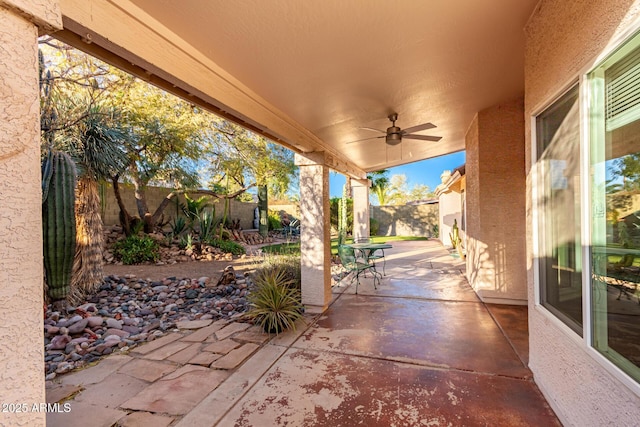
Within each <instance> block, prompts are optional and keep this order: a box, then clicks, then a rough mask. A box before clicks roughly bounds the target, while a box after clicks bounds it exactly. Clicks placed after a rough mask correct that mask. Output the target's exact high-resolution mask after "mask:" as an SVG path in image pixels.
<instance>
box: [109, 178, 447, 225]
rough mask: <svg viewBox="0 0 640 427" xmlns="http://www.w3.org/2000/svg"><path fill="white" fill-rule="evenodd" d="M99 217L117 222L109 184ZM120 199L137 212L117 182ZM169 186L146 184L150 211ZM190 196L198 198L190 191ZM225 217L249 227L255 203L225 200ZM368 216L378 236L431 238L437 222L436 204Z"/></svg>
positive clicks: (130, 194)
mask: <svg viewBox="0 0 640 427" xmlns="http://www.w3.org/2000/svg"><path fill="white" fill-rule="evenodd" d="M100 192H101V194H100V196H101V200H102V220H103V222H104V224H105V225H116V224H119V223H120V220H119V218H118V215H119V212H120V211H119V209H118V203H117V202H116V198H115V196H114V194H113V188H112V187H111V185H110V184H104V185H103V186H102V187H101V191H100ZM120 192H121V194H122V200H123V201H124V204H125V206H126V208H127V210H128V211H129V214H131V215H138V208H137V207H136V199H135V196H134V190H133V186H132V185H127V184H120ZM169 192H170V189H167V188H162V187H149V188H147V190H146V196H147V203H148V205H149V209H150V210H151V213H153V211H154V210H155V209H156V208H157V207H158V206H159V205H160V203H161V202H162V200H164V198H165V197H166V196H167V195H168V194H169ZM190 196H191V197H192V198H196V197H199V195H198V194H191V195H190ZM212 200H213V201H214V206H215V209H216V216H218V217H219V216H221V215H222V214H223V211H224V201H223V200H218V201H217V202H215V199H213V198H212ZM229 202H230V203H229V218H230V219H240V226H241V227H242V228H243V229H244V230H247V229H252V228H254V227H253V218H254V211H255V209H256V207H258V204H257V203H246V202H238V201H236V200H230V201H229ZM178 203H184V196H183V195H182V194H181V195H178V197H176V198H175V199H174V200H173V201H172V202H171V203H170V204H169V206H167V207H166V209H165V210H164V218H165V220H171V219H173V218H175V217H176V215H179V214H180V209H179V207H178ZM269 210H275V211H278V212H280V211H285V212H287V213H289V215H292V216H294V217H299V216H300V210H299V208H298V206H297V205H296V204H287V205H280V204H278V205H276V204H274V205H269ZM370 213H371V217H372V218H374V219H375V220H376V221H377V222H378V235H380V236H423V237H434V233H433V230H434V226H437V225H438V205H437V204H432V205H404V206H371V207H370Z"/></svg>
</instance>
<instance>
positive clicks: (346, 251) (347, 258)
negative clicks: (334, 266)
mask: <svg viewBox="0 0 640 427" xmlns="http://www.w3.org/2000/svg"><path fill="white" fill-rule="evenodd" d="M338 257H339V258H340V262H341V263H342V265H343V266H344V267H345V268H347V266H349V265H351V264H353V263H354V262H356V256H355V254H354V252H353V248H350V247H348V246H345V245H340V246H338Z"/></svg>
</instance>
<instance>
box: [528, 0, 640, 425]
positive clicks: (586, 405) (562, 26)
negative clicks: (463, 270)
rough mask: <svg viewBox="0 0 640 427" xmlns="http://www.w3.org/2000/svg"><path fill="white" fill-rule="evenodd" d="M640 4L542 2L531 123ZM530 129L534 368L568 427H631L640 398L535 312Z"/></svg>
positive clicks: (534, 42) (532, 65) (531, 50)
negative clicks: (532, 118) (536, 113)
mask: <svg viewBox="0 0 640 427" xmlns="http://www.w3.org/2000/svg"><path fill="white" fill-rule="evenodd" d="M639 3H640V2H638V1H635V0H606V1H591V0H580V1H578V0H574V1H571V2H567V1H564V0H543V1H542V2H541V3H540V5H539V7H538V10H537V12H536V13H535V14H534V15H533V17H532V19H531V20H530V22H529V25H528V27H527V28H526V30H525V33H526V37H527V48H526V55H525V86H526V96H525V117H531V115H532V113H534V112H536V110H537V109H539V108H540V107H542V106H544V105H546V104H548V103H550V102H551V101H552V100H553V97H555V96H556V95H557V94H558V93H559V92H560V91H561V90H563V89H564V88H566V87H567V86H568V85H569V84H571V83H572V82H573V81H577V79H578V76H579V72H581V71H586V67H587V68H588V67H590V66H591V65H593V63H594V61H595V60H596V58H597V56H598V55H600V54H601V53H602V52H603V50H604V49H605V48H606V46H607V44H609V43H611V42H612V41H613V40H614V39H615V38H616V37H619V36H620V35H622V34H623V33H624V32H626V31H628V30H629V29H630V24H631V23H632V22H633V21H634V20H637V19H638V18H639V17H640V6H639ZM525 123H526V132H525V135H526V153H525V154H526V169H527V173H528V177H527V204H528V206H527V207H528V208H527V213H528V216H527V228H528V232H527V236H528V241H527V252H528V257H527V259H528V264H527V270H528V276H527V283H528V290H529V360H530V362H529V364H530V367H531V370H532V371H533V374H534V378H535V381H536V383H537V384H538V386H539V387H540V389H541V390H542V391H543V393H544V394H545V396H546V397H547V399H548V401H549V403H550V404H551V405H552V407H553V408H554V410H555V411H556V413H557V414H558V416H559V417H560V419H561V420H562V422H563V423H564V424H565V425H567V426H581V427H582V426H603V425H612V426H613V425H615V426H631V425H638V420H640V398H639V397H638V396H637V395H636V394H635V393H633V392H632V391H631V390H630V389H629V388H627V387H626V386H625V385H623V384H622V383H621V382H620V381H619V380H617V379H616V378H615V377H614V376H613V375H611V374H609V373H608V372H607V371H606V370H605V369H604V368H603V367H602V366H601V365H600V364H599V363H597V362H596V360H595V359H594V358H593V357H592V356H591V355H590V354H589V353H588V351H587V348H586V346H585V344H584V342H583V341H582V340H581V338H579V337H578V336H576V335H575V334H573V333H572V332H569V331H566V330H565V329H564V328H561V327H559V326H557V325H556V322H553V321H552V320H551V318H550V317H549V316H548V315H545V313H544V311H543V310H542V309H540V308H538V307H537V306H535V304H534V282H533V255H532V254H533V247H532V216H531V200H532V199H531V182H532V181H533V177H532V173H533V171H532V168H531V164H532V163H531V143H532V142H531V129H530V124H531V123H530V121H529V120H528V119H527V120H526V121H525Z"/></svg>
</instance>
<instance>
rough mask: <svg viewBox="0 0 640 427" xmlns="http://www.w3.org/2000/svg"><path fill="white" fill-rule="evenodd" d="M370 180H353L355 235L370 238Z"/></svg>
mask: <svg viewBox="0 0 640 427" xmlns="http://www.w3.org/2000/svg"><path fill="white" fill-rule="evenodd" d="M370 185H371V182H370V181H369V180H368V179H363V180H356V179H352V180H351V195H352V197H353V235H354V236H361V237H362V236H364V237H369V216H370V213H369V186H370Z"/></svg>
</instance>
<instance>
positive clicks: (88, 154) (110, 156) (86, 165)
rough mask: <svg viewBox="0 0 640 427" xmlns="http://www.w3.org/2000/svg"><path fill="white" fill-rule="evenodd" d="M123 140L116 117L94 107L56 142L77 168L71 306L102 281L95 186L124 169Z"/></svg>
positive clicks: (100, 231)
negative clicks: (74, 251) (58, 142)
mask: <svg viewBox="0 0 640 427" xmlns="http://www.w3.org/2000/svg"><path fill="white" fill-rule="evenodd" d="M124 139H125V132H124V131H123V130H122V129H121V128H120V126H119V125H118V121H117V115H116V114H115V113H114V112H112V111H108V110H106V109H104V108H101V107H99V106H95V105H93V106H90V107H89V108H88V110H87V113H86V114H85V115H84V117H83V118H82V119H81V120H80V121H79V122H78V123H77V125H76V126H74V127H72V128H70V129H69V130H68V131H67V132H65V133H64V135H63V136H62V137H61V138H60V145H61V146H62V148H63V149H64V150H65V151H66V152H68V153H69V154H70V155H71V157H72V158H73V159H74V160H75V162H76V164H77V166H78V183H77V187H76V207H75V211H76V212H75V213H76V254H75V257H74V262H73V273H72V278H71V292H70V296H69V302H70V303H71V304H76V303H78V302H80V301H81V300H82V299H83V298H84V297H85V296H86V295H87V294H89V293H93V292H95V291H97V289H98V288H99V286H100V285H101V283H102V281H103V268H102V251H103V234H102V226H103V223H102V217H101V215H100V194H99V189H98V186H99V182H100V181H103V180H105V179H107V178H109V177H111V176H113V175H116V174H117V173H118V172H120V171H122V170H123V169H124V168H125V167H126V165H127V157H126V155H125V153H124V152H123V150H122V149H121V147H122V142H123V141H124Z"/></svg>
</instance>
